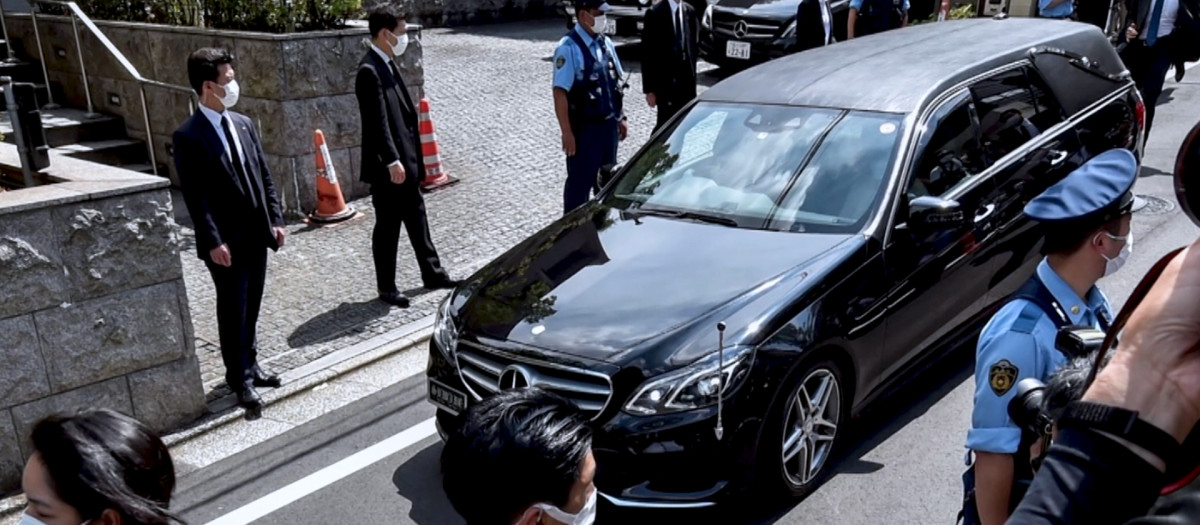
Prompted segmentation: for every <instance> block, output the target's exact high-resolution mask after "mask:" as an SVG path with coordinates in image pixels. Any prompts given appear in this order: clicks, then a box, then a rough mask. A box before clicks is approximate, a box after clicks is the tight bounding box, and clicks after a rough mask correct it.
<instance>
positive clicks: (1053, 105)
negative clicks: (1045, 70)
mask: <svg viewBox="0 0 1200 525" xmlns="http://www.w3.org/2000/svg"><path fill="white" fill-rule="evenodd" d="M1025 77H1026V78H1027V79H1029V90H1030V91H1031V92H1032V93H1033V108H1034V112H1035V113H1034V115H1033V117H1030V119H1029V121H1030V122H1032V123H1033V125H1034V126H1035V127H1037V129H1039V130H1041V131H1045V130H1047V129H1049V128H1051V127H1053V126H1055V125H1057V124H1058V123H1060V122H1062V121H1063V120H1064V119H1065V118H1066V113H1065V112H1064V111H1063V108H1062V105H1061V104H1059V102H1058V99H1056V98H1054V93H1053V92H1051V91H1050V88H1049V87H1046V81H1045V80H1043V79H1042V76H1041V75H1039V74H1038V72H1037V71H1034V70H1033V69H1028V68H1026V69H1025Z"/></svg>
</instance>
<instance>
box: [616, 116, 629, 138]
mask: <svg viewBox="0 0 1200 525" xmlns="http://www.w3.org/2000/svg"><path fill="white" fill-rule="evenodd" d="M628 136H629V124H628V123H626V122H625V121H624V120H622V121H621V122H619V123H617V138H618V139H620V140H625V137H628Z"/></svg>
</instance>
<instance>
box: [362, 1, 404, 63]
mask: <svg viewBox="0 0 1200 525" xmlns="http://www.w3.org/2000/svg"><path fill="white" fill-rule="evenodd" d="M367 29H368V30H369V31H370V32H371V42H372V43H374V44H375V46H376V47H378V48H379V49H381V50H382V51H384V52H385V53H393V49H394V48H396V47H402V46H401V44H400V40H401V38H407V37H405V36H404V35H405V34H406V33H407V32H408V23H407V22H406V21H405V14H404V12H403V11H401V10H400V9H399V8H398V7H396V6H393V5H388V4H383V5H380V6H378V7H376V8H374V9H372V10H371V12H370V13H368V14H367ZM400 52H403V51H402V49H401V51H400ZM393 54H397V55H398V54H399V53H393Z"/></svg>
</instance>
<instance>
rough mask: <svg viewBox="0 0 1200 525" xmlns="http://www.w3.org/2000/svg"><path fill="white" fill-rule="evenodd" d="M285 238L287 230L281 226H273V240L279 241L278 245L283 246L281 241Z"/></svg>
mask: <svg viewBox="0 0 1200 525" xmlns="http://www.w3.org/2000/svg"><path fill="white" fill-rule="evenodd" d="M286 238H287V230H285V229H283V228H275V241H276V242H278V243H279V247H280V248H283V241H284V240H285V239H286Z"/></svg>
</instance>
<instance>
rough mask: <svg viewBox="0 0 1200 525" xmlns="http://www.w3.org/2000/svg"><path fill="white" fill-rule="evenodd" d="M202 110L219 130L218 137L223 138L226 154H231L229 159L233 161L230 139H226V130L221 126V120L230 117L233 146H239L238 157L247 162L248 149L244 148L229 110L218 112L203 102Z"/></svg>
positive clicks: (222, 143) (222, 142) (214, 127)
mask: <svg viewBox="0 0 1200 525" xmlns="http://www.w3.org/2000/svg"><path fill="white" fill-rule="evenodd" d="M200 112H201V113H203V114H204V116H205V117H206V118H208V121H209V122H210V123H212V126H213V129H215V130H217V137H219V138H220V139H221V145H222V146H225V154H226V155H229V160H230V161H232V160H233V155H231V154H230V153H229V141H228V140H226V139H225V131H224V128H222V127H221V120H222V119H224V118H229V126H230V127H229V133H230V134H232V135H233V146H234V147H235V148H237V154H238V158H241V159H242V162H243V163H244V162H246V150H245V149H242V139H241V137H240V136H239V135H238V131H237V128H236V127H234V123H233V118H231V117H229V111H228V110H226V111H222V112H220V113H217V112H216V111H213V110H211V109H209V108H208V107H207V106H205V105H203V104H201V105H200Z"/></svg>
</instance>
